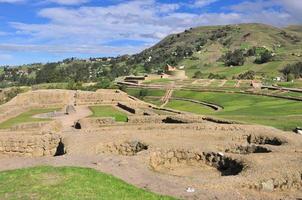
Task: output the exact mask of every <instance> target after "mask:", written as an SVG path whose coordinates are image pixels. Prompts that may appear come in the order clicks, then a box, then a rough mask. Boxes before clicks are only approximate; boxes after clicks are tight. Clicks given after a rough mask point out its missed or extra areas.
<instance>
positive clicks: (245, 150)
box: [225, 145, 272, 154]
mask: <svg viewBox="0 0 302 200" xmlns="http://www.w3.org/2000/svg"><path fill="white" fill-rule="evenodd" d="M225 152H227V153H235V154H250V153H270V152H272V151H271V150H270V149H268V148H266V147H263V146H259V145H247V146H242V145H240V146H236V147H234V148H228V149H226V150H225Z"/></svg>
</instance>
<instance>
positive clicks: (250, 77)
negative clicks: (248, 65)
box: [237, 70, 256, 80]
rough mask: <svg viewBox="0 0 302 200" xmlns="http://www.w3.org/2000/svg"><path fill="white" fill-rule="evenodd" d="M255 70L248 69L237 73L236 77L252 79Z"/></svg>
mask: <svg viewBox="0 0 302 200" xmlns="http://www.w3.org/2000/svg"><path fill="white" fill-rule="evenodd" d="M255 75H256V72H254V71H252V70H249V71H247V72H244V73H243V74H239V76H238V77H237V79H242V80H254V79H255Z"/></svg>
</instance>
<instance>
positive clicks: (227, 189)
mask: <svg viewBox="0 0 302 200" xmlns="http://www.w3.org/2000/svg"><path fill="white" fill-rule="evenodd" d="M90 114H91V112H90V110H89V109H88V107H87V106H78V107H76V113H73V114H70V115H64V116H59V117H56V118H55V119H56V120H57V121H59V122H61V123H62V126H63V128H62V131H61V132H60V135H61V136H62V138H63V143H64V147H65V150H66V154H65V155H63V156H57V157H41V158H22V157H13V158H4V157H3V158H1V160H0V170H1V171H2V170H10V169H17V168H23V167H32V166H38V165H52V166H81V167H89V168H94V169H97V170H100V171H102V172H105V173H109V174H112V175H114V176H116V177H119V178H121V179H123V180H125V181H126V182H128V183H131V184H134V185H136V186H138V187H140V188H145V189H148V190H151V191H154V192H157V193H160V194H166V195H171V196H175V197H179V198H181V199H298V198H302V191H301V188H302V140H301V136H298V135H294V134H292V133H286V132H282V131H279V130H276V129H273V128H269V127H263V126H248V125H234V124H232V125H226V124H224V125H222V124H215V123H211V122H204V123H193V124H143V125H142V124H139V125H135V124H132V125H130V124H127V123H119V124H116V125H108V126H103V127H101V128H93V127H91V128H89V129H79V130H76V129H74V128H73V127H72V126H73V125H74V122H75V121H77V120H79V119H82V118H84V117H87V116H89V115H90ZM188 187H191V188H194V189H195V191H194V192H191V193H190V192H187V191H186V190H187V188H188Z"/></svg>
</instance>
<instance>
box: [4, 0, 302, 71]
mask: <svg viewBox="0 0 302 200" xmlns="http://www.w3.org/2000/svg"><path fill="white" fill-rule="evenodd" d="M250 22H257V23H266V24H270V25H274V26H278V27H284V26H287V25H290V24H302V0H182V1H180V0H0V65H20V64H28V63H37V62H43V63H46V62H52V61H58V60H62V59H65V58H70V57H78V58H89V57H103V56H118V55H124V54H134V53H138V52H140V51H142V50H143V49H145V48H148V47H150V46H152V45H154V44H155V43H157V42H158V41H160V40H161V39H163V38H164V37H165V36H167V35H169V34H171V33H177V32H182V31H184V30H185V29H188V28H191V27H196V26H207V25H224V24H237V23H250Z"/></svg>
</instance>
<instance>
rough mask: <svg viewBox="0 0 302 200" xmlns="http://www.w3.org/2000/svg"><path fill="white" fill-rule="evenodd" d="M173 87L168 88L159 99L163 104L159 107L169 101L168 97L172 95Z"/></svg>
mask: <svg viewBox="0 0 302 200" xmlns="http://www.w3.org/2000/svg"><path fill="white" fill-rule="evenodd" d="M173 91H174V90H173V89H168V90H167V92H166V94H165V96H164V97H163V98H162V99H161V101H162V102H163V104H162V105H161V106H160V107H161V108H163V107H165V106H166V105H167V103H169V100H170V98H171V97H172V94H173Z"/></svg>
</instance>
